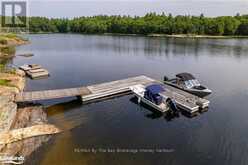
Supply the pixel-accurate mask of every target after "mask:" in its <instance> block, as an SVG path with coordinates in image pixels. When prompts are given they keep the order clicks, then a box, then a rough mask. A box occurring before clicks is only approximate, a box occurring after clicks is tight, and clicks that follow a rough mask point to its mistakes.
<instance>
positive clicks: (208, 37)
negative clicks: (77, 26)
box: [28, 32, 248, 39]
mask: <svg viewBox="0 0 248 165" xmlns="http://www.w3.org/2000/svg"><path fill="white" fill-rule="evenodd" d="M28 34H32V35H39V34H75V35H99V36H134V37H158V38H159V37H161V38H185V39H187V38H188V39H248V36H239V35H230V36H227V35H222V36H217V35H216V36H215V35H195V34H156V33H154V34H125V33H72V32H69V33H56V32H38V33H32V32H31V33H28Z"/></svg>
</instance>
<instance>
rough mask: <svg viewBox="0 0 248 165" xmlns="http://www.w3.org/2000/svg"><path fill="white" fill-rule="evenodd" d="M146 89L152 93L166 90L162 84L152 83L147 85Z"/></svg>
mask: <svg viewBox="0 0 248 165" xmlns="http://www.w3.org/2000/svg"><path fill="white" fill-rule="evenodd" d="M146 91H149V92H150V93H151V94H153V95H156V94H159V93H160V92H164V91H165V90H164V88H163V87H162V86H161V85H160V84H152V85H149V86H147V87H146Z"/></svg>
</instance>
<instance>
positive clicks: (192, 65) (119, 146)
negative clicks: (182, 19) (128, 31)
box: [12, 34, 248, 165]
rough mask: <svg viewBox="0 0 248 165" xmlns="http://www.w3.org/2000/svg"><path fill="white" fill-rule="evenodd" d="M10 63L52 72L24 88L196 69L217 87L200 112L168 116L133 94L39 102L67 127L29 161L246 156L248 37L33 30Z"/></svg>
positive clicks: (228, 160) (98, 163)
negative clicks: (90, 101) (206, 107)
mask: <svg viewBox="0 0 248 165" xmlns="http://www.w3.org/2000/svg"><path fill="white" fill-rule="evenodd" d="M28 38H29V39H30V41H31V43H32V44H30V45H24V46H20V47H18V48H17V54H20V53H26V52H32V53H34V57H31V58H25V57H20V56H17V57H16V58H15V59H14V60H13V61H12V63H14V64H15V65H23V64H26V63H37V64H41V65H42V66H44V68H47V69H48V70H49V71H50V73H51V76H50V77H49V78H48V79H41V80H29V79H27V86H26V89H25V90H26V91H32V90H43V89H58V88H70V87H78V86H82V85H89V84H96V83H101V82H106V81H112V80H118V79H123V78H127V77H130V76H137V75H146V76H149V77H152V78H155V79H160V80H161V79H162V78H163V76H165V75H166V76H168V77H171V78H172V77H173V76H174V75H175V74H177V73H179V72H190V73H192V74H193V75H195V76H196V77H197V78H198V79H199V80H200V81H201V83H202V84H204V85H206V86H208V87H209V88H210V89H211V90H212V91H213V94H212V95H210V96H209V97H208V99H209V100H210V102H211V103H210V107H209V110H208V111H207V112H205V113H202V114H200V115H198V116H196V117H193V118H189V117H187V116H185V115H183V114H180V116H179V117H175V118H166V117H164V116H160V115H157V114H154V113H153V112H151V111H150V110H149V109H147V108H146V107H142V106H139V105H137V104H136V103H135V102H134V101H133V99H132V98H133V96H132V95H128V96H124V97H119V98H115V99H111V100H106V101H103V102H98V103H93V104H87V105H82V104H81V103H80V102H79V101H77V100H76V98H66V99H57V100H56V99H55V100H49V101H40V102H37V103H42V104H43V105H44V106H45V107H46V110H47V113H48V118H49V121H50V122H51V123H54V124H56V125H57V126H58V127H60V128H61V129H63V130H65V132H63V133H62V134H59V135H56V136H55V137H53V138H52V139H51V140H50V141H49V142H48V143H46V144H44V145H43V146H42V147H41V148H40V149H39V150H37V151H36V152H34V153H33V154H32V155H31V157H30V158H29V159H28V162H27V164H42V165H45V164H46V165H47V164H65V165H68V164H90V165H116V164H118V165H126V164H143V165H153V164H164V165H165V164H168V165H181V164H196V165H209V164H212V165H219V164H225V165H236V164H239V165H246V164H247V162H248V157H247V155H248V139H247V137H248V131H247V128H248V120H247V118H248V111H247V107H248V101H247V99H248V78H247V71H248V39H180V38H178V39H176V38H151V37H150V38H149V37H133V36H101V35H73V34H42V35H29V36H28Z"/></svg>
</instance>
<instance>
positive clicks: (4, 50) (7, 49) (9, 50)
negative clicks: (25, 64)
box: [0, 46, 16, 55]
mask: <svg viewBox="0 0 248 165" xmlns="http://www.w3.org/2000/svg"><path fill="white" fill-rule="evenodd" d="M15 51H16V49H15V47H14V46H5V47H1V48H0V52H1V53H3V54H8V55H13V54H15Z"/></svg>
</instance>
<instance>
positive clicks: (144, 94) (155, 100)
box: [130, 84, 178, 113]
mask: <svg viewBox="0 0 248 165" xmlns="http://www.w3.org/2000/svg"><path fill="white" fill-rule="evenodd" d="M130 89H131V91H133V93H134V95H135V96H136V97H137V98H138V103H140V102H143V103H145V104H147V105H149V106H150V107H152V108H154V109H156V110H158V111H160V112H162V113H164V112H173V113H177V112H178V109H177V106H176V103H175V102H174V101H173V100H172V99H171V98H168V97H165V95H163V94H161V93H162V92H166V91H165V89H164V88H163V87H162V86H161V85H160V84H152V85H149V86H147V87H145V86H143V85H135V86H132V87H130Z"/></svg>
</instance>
